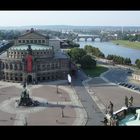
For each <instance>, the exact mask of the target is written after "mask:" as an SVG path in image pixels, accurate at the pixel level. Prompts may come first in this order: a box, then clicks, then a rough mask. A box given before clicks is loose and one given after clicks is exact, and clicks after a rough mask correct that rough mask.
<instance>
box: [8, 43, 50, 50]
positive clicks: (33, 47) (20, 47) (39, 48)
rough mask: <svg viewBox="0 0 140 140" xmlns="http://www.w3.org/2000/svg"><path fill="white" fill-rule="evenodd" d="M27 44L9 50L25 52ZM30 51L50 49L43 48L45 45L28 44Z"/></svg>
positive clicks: (48, 47)
mask: <svg viewBox="0 0 140 140" xmlns="http://www.w3.org/2000/svg"><path fill="white" fill-rule="evenodd" d="M28 45H29V44H24V45H17V46H13V47H11V48H10V49H11V50H27V49H28ZM30 45H31V49H32V50H46V49H52V47H50V46H45V45H37V44H30Z"/></svg>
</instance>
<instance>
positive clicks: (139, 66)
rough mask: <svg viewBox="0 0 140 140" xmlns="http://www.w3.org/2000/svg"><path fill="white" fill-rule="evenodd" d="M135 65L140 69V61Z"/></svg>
mask: <svg viewBox="0 0 140 140" xmlns="http://www.w3.org/2000/svg"><path fill="white" fill-rule="evenodd" d="M135 64H136V67H138V68H139V69H140V59H137V60H136V61H135Z"/></svg>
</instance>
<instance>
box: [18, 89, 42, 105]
mask: <svg viewBox="0 0 140 140" xmlns="http://www.w3.org/2000/svg"><path fill="white" fill-rule="evenodd" d="M39 104H40V103H39V102H38V101H34V100H33V99H32V98H30V97H29V91H27V89H26V88H24V90H23V91H22V93H21V97H20V100H19V101H18V106H26V107H29V106H38V105H39Z"/></svg>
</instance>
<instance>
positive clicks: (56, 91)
mask: <svg viewBox="0 0 140 140" xmlns="http://www.w3.org/2000/svg"><path fill="white" fill-rule="evenodd" d="M56 93H57V94H58V93H59V91H58V84H57V85H56Z"/></svg>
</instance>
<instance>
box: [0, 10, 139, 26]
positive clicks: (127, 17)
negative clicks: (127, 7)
mask: <svg viewBox="0 0 140 140" xmlns="http://www.w3.org/2000/svg"><path fill="white" fill-rule="evenodd" d="M26 25H76V26H140V11H0V26H26Z"/></svg>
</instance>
